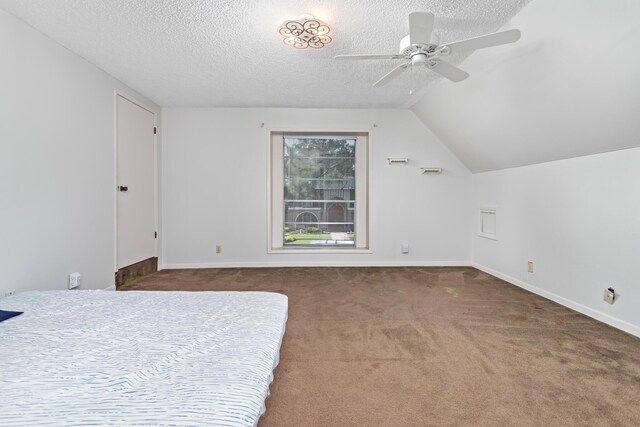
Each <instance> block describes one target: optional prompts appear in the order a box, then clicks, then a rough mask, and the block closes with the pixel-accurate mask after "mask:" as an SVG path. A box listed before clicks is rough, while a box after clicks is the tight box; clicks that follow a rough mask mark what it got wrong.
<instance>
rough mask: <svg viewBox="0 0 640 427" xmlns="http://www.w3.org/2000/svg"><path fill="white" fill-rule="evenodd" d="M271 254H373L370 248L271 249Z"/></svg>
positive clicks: (269, 251)
mask: <svg viewBox="0 0 640 427" xmlns="http://www.w3.org/2000/svg"><path fill="white" fill-rule="evenodd" d="M267 253H269V254H301V255H303V254H372V253H373V251H371V249H369V248H361V249H310V248H300V249H289V248H271V249H269V250H267Z"/></svg>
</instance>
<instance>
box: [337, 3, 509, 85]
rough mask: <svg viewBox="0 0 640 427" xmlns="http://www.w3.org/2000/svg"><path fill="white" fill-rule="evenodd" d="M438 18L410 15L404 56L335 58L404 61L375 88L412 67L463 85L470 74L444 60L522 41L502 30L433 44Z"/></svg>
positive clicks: (401, 45)
mask: <svg viewBox="0 0 640 427" xmlns="http://www.w3.org/2000/svg"><path fill="white" fill-rule="evenodd" d="M433 21H434V15H433V14H432V13H429V12H413V13H410V14H409V35H408V36H406V37H405V38H403V39H402V40H401V41H400V53H398V54H391V55H385V54H371V55H366V54H365V55H337V56H335V57H334V58H335V59H403V60H404V61H403V63H402V64H400V65H398V66H397V67H395V68H394V69H393V70H391V71H389V72H388V73H387V74H385V75H384V76H383V77H382V78H381V79H380V80H378V81H377V82H375V83H374V84H373V86H374V87H379V86H384V85H385V84H387V83H389V82H390V81H391V80H393V79H394V78H396V77H398V76H399V75H400V74H402V72H404V71H405V70H406V69H407V68H409V67H416V66H421V67H426V68H428V69H430V70H432V71H435V72H436V73H438V74H440V75H441V76H443V77H445V78H447V79H449V80H451V81H453V82H459V81H462V80H464V79H466V78H467V77H469V74H468V73H467V72H466V71H463V70H461V69H460V68H458V67H456V66H454V65H451V64H450V63H448V62H446V61H443V60H442V58H446V57H447V56H449V55H451V54H452V53H458V52H463V51H469V50H476V49H483V48H485V47H492V46H499V45H502V44H507V43H513V42H516V41H518V39H520V30H515V29H514V30H507V31H500V32H497V33H492V34H485V35H483V36H478V37H473V38H470V39H466V40H460V41H457V42H452V43H445V44H441V45H437V44H433V43H431V31H432V30H433Z"/></svg>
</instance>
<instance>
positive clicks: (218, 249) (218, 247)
mask: <svg viewBox="0 0 640 427" xmlns="http://www.w3.org/2000/svg"><path fill="white" fill-rule="evenodd" d="M216 253H217V254H219V253H222V245H216Z"/></svg>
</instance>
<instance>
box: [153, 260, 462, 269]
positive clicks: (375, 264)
mask: <svg viewBox="0 0 640 427" xmlns="http://www.w3.org/2000/svg"><path fill="white" fill-rule="evenodd" d="M470 266H471V263H470V262H469V261H411V262H399V261H391V262H386V261H385V262H371V261H361V262H353V261H344V262H336V261H296V262H291V261H281V262H226V263H176V264H163V265H162V266H158V270H178V269H183V268H186V269H191V268H264V267H470Z"/></svg>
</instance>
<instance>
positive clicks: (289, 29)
mask: <svg viewBox="0 0 640 427" xmlns="http://www.w3.org/2000/svg"><path fill="white" fill-rule="evenodd" d="M278 31H279V32H280V35H281V36H282V37H284V40H283V41H284V43H285V44H288V45H289V46H293V47H295V48H296V49H306V48H308V47H312V48H314V49H320V48H323V47H324V46H325V45H326V44H329V43H331V37H329V32H330V31H331V28H329V26H328V25H327V24H325V23H324V22H322V21H321V20H319V19H317V18H314V17H313V15H306V14H305V15H300V16H299V17H298V19H294V20H289V21H285V22H283V23H282V25H281V26H280V28H278Z"/></svg>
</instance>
